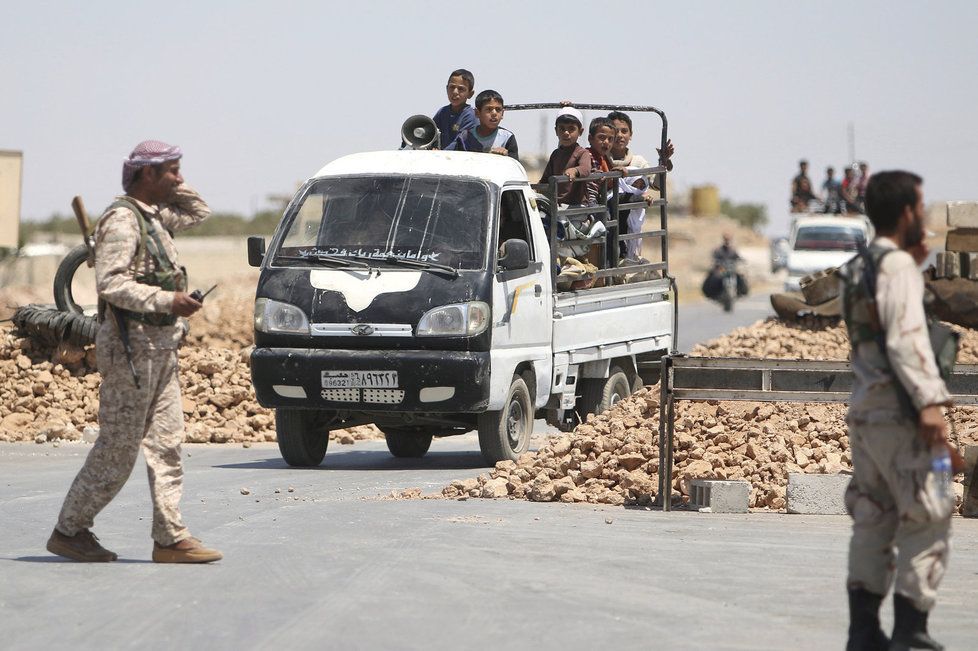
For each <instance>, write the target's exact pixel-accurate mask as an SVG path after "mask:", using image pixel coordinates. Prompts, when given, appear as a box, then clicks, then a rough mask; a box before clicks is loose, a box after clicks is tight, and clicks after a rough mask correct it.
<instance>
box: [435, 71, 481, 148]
mask: <svg viewBox="0 0 978 651" xmlns="http://www.w3.org/2000/svg"><path fill="white" fill-rule="evenodd" d="M445 89H446V90H447V91H448V104H447V105H446V106H443V107H441V108H440V109H438V112H437V113H435V116H434V117H433V118H432V119H433V120H434V121H435V126H437V127H438V131H439V132H440V133H441V142H440V143H439V146H440V148H441V149H445V148H446V147H447V146H448V145H449V144H451V142H452V141H453V140H455V138H456V137H457V136H458V134H459V133H460V132H462V131H464V130H465V129H473V128H475V127H476V125H478V124H479V120H478V119H476V117H475V111H473V110H472V107H471V106H469V105H468V103H467V102H468V101H469V100H470V99H472V94H473V93H474V91H475V77H474V76H472V73H471V72H469V71H468V70H466V69H465V68H459V69H458V70H455V71H454V72H452V74H450V75H449V76H448V85H447V86H446V87H445Z"/></svg>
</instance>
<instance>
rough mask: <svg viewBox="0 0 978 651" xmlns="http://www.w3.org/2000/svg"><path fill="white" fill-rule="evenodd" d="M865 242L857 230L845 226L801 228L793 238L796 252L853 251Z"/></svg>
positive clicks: (862, 235) (860, 231)
mask: <svg viewBox="0 0 978 651" xmlns="http://www.w3.org/2000/svg"><path fill="white" fill-rule="evenodd" d="M865 240H866V233H864V232H863V231H862V230H861V229H859V228H852V227H845V226H803V227H801V228H799V229H798V237H796V238H795V250H796V251H855V250H856V249H858V248H859V243H860V242H864V241H865Z"/></svg>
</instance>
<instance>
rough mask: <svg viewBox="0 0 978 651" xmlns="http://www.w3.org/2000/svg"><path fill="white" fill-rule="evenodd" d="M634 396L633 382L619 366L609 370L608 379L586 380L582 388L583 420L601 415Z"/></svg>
mask: <svg viewBox="0 0 978 651" xmlns="http://www.w3.org/2000/svg"><path fill="white" fill-rule="evenodd" d="M630 395H632V382H631V380H629V379H628V376H627V375H626V374H625V371H623V370H621V368H619V367H617V366H612V367H611V368H610V369H608V377H607V378H605V379H600V378H595V379H586V380H584V385H583V386H582V388H581V410H582V412H581V420H584V421H586V420H587V415H588V414H601V413H604V412H606V411H608V410H609V409H611V407H612V405H614V404H615V403H616V402H618V401H619V400H624V399H625V398H627V397H628V396H630Z"/></svg>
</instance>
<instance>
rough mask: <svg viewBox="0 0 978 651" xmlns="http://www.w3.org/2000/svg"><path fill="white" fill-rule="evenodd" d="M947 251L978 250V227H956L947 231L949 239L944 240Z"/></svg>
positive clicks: (973, 251) (972, 251)
mask: <svg viewBox="0 0 978 651" xmlns="http://www.w3.org/2000/svg"><path fill="white" fill-rule="evenodd" d="M944 249H945V250H946V251H966V252H971V253H975V252H978V229H976V228H955V229H954V230H950V231H948V232H947V239H946V240H945V241H944Z"/></svg>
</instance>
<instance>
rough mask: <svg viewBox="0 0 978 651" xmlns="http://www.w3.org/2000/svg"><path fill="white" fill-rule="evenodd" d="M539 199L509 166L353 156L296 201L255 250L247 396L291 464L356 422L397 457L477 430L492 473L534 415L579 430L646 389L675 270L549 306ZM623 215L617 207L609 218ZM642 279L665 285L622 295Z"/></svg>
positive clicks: (433, 157) (550, 268)
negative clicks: (267, 416) (268, 413)
mask: <svg viewBox="0 0 978 651" xmlns="http://www.w3.org/2000/svg"><path fill="white" fill-rule="evenodd" d="M543 106H551V105H543ZM664 130H665V129H664V128H663V131H664ZM663 135H664V134H663ZM644 173H645V174H663V175H664V174H665V169H664V168H661V167H657V168H650V169H649V170H646V171H645V172H644ZM619 176H620V175H619ZM563 178H564V177H561V179H563ZM602 178H608V175H604V177H602ZM664 180H665V179H664V178H663V179H660V181H662V182H661V183H660V185H661V187H665V183H664ZM549 188H550V189H551V190H553V189H554V188H556V181H555V182H554V183H552V184H551V185H550V186H549ZM539 189H542V190H545V192H544V194H541V193H539V192H537V191H536V190H535V189H534V188H533V187H531V185H530V182H529V179H528V178H527V175H526V171H525V170H524V169H523V167H522V166H521V165H520V164H519V163H518V162H517V161H515V160H513V159H511V158H508V157H505V156H497V155H490V154H480V153H467V152H442V151H414V150H401V151H383V152H375V153H362V154H354V155H350V156H345V157H343V158H340V159H338V160H336V161H333V162H332V163H329V164H328V165H326V166H325V167H323V168H322V169H321V170H320V171H319V172H318V173H317V174H316V175H315V176H314V177H313V178H311V179H310V180H309V181H307V182H306V183H305V184H304V185H303V186H302V188H300V189H299V191H298V192H297V194H296V195H295V197H294V199H293V200H292V202H291V203H290V204H289V206H288V208H287V209H286V211H285V214H284V216H283V218H282V220H281V222H280V224H279V226H278V228H277V230H276V232H275V234H274V235H273V236H272V239H271V242H270V243H269V246H268V249H267V252H266V250H265V241H264V239H263V238H259V237H253V238H249V243H248V245H249V262H250V263H251V264H252V265H254V266H260V267H261V275H260V279H259V282H258V287H257V292H256V301H255V349H254V352H253V354H252V357H251V364H252V380H253V383H254V386H255V391H256V394H257V396H258V400H259V402H260V403H261V404H262V405H264V406H266V407H274V408H275V411H276V434H277V437H278V443H279V448H280V451H281V453H282V456H283V457H284V459H285V460H286V462H287V463H289V464H290V465H293V466H313V465H318V464H319V463H321V462H322V460H323V458H324V455H325V453H326V447H327V443H328V432H329V430H331V429H336V428H341V427H350V426H353V425H358V424H366V423H375V424H376V425H377V427H379V428H380V429H381V430H382V431H383V432H384V434H385V436H386V439H387V445H388V448H389V450H390V451H391V453H392V454H394V455H395V456H399V457H418V456H422V455H424V454H425V453H426V452H427V450H428V447H429V445H430V444H431V439H432V436H434V435H437V436H444V435H449V434H458V433H463V432H466V431H470V430H472V429H477V430H478V434H479V443H480V448H481V450H482V453H483V455H484V457H485V458H486V460H487V461H488V462H489V463H495V462H497V461H500V460H503V459H515V458H516V457H517V456H518V455H520V454H521V453H523V452H524V451H526V450H527V447H528V445H529V440H530V435H531V433H532V428H533V420H534V418H535V417H546V418H547V420H548V421H549V422H551V423H553V424H556V425H559V426H565V427H569V426H573V425H574V424H575V423H576V422H578V421H579V420H580V419H583V418H585V417H586V415H587V414H588V413H591V412H599V411H602V410H604V409H606V408H607V407H608V406H610V404H612V403H613V402H615V401H617V400H619V399H621V398H623V397H625V396H627V395H629V394H630V393H631V392H632V391H633V388H634V387H636V386H639V385H640V383H641V376H642V375H643V374H644V375H645V376H646V379H648V380H652V381H654V379H655V378H656V375H655V374H656V373H657V370H658V362H657V360H658V358H659V357H660V356H661V355H662V354H664V353H666V352H667V351H669V350H670V349H671V348H672V346H673V344H674V338H673V333H674V327H675V325H674V322H675V316H676V314H675V301H674V297H675V292H674V283H673V282H672V280H671V278H670V277H669V275H668V273H667V272H668V262H667V260H668V257H667V255H666V256H665V257H664V258H663V260H664V261H663V262H657V263H646V264H644V265H639V266H632V267H628V268H627V272H626V271H624V270H623V269H624V268H622V267H615V268H607V269H603V270H601V271H598V272H597V273H595V274H593V277H597V278H600V280H598V281H597V282H596V283H595V285H601V284H603V285H604V286H600V287H599V286H595V287H591V288H588V289H579V290H568V291H556V290H555V285H556V283H555V280H556V278H557V268H556V265H557V264H558V262H559V261H558V258H557V256H556V254H555V253H554V251H553V250H552V244H557V248H558V249H559V248H560V246H559V244H558V243H557V238H558V236H557V234H556V233H548V232H547V230H546V228H545V225H544V221H543V220H542V218H543V215H542V214H541V213H542V212H543V211H544V210H547V211H549V212H556V211H553V210H550V208H549V206H550V205H552V204H550V203H549V202H548V201H547V200H546V196H545V195H546V194H547V193H546V188H539ZM551 194H552V193H551ZM612 195H613V196H612ZM619 199H620V198H619V196H618V193H617V191H614V192H609V203H610V202H612V201H613V202H614V205H613V206H612V207H613V208H615V209H617V208H618V207H619V204H620V205H621V206H625V205H626V203H625V202H624V199H622V200H621V201H619ZM665 203H666V202H665V198H664V197H663V198H662V199H660V200H658V201H657V202H655V204H654V205H656V206H657V207H658V208H659V211H658V212H659V215H660V219H661V228H659V229H658V230H656V231H652V232H650V233H647V234H645V235H640V237H648V238H652V239H658V240H659V241H660V242H661V246H662V251H663V252H664V253H665V251H666V249H665V247H666V237H667V233H666V209H665ZM633 205H635V204H633ZM595 210H597V211H601V210H604V218H603V221H604V222H605V224H606V225H607V227H608V229H609V231H610V234H611V236H612V237H608V238H607V239H606V237H605V236H604V235H602V236H601V237H600V240H596V241H595V242H594V245H595V246H597V247H598V248H599V249H600V250H601V251H603V252H604V253H602V255H604V254H605V253H608V252H609V251H611V250H612V247H613V249H614V251H613V252H614V255H613V256H612V255H610V254H608V255H607V257H608V258H609V259H610V258H612V257H613V258H614V259H615V261H617V257H618V255H617V253H618V244H617V241H614V240H616V239H617V238H616V237H615V236H616V235H617V224H618V220H617V219H616V218H611V217H610V214H611V212H610V211H608V210H605V209H604V208H603V207H602V208H592V212H593V211H595ZM577 211H578V213H580V209H577ZM565 212H567V213H573V212H574V211H573V210H566V211H565V210H561V211H560V213H559V214H558V215H551V216H556V217H558V218H559V219H566V217H564V213H565ZM572 217H573V216H572ZM548 223H550V222H549V221H548ZM630 237H632V236H629V235H625V236H623V239H629V238H630ZM612 238H614V239H612ZM635 272H642V273H644V274H645V277H647V276H649V275H656V276H660V277H658V278H656V279H652V280H642V281H640V282H625V281H627V280H629V279H632V280H633V279H635V278H636V277H642V276H641V275H640V274H636V273H635ZM649 272H652V274H650V273H649ZM616 281H620V282H621V284H614V283H615V282H616Z"/></svg>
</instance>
